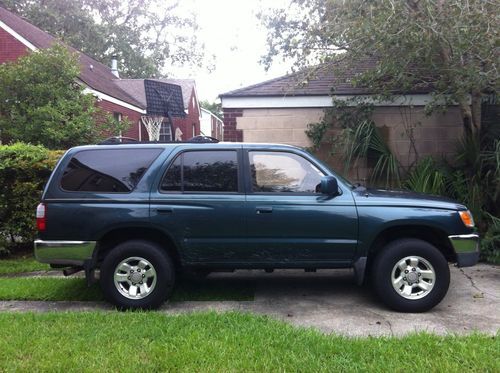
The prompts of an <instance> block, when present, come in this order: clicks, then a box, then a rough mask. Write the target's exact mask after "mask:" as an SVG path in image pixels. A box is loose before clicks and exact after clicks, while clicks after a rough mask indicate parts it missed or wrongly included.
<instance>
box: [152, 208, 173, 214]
mask: <svg viewBox="0 0 500 373" xmlns="http://www.w3.org/2000/svg"><path fill="white" fill-rule="evenodd" d="M156 212H157V213H158V214H160V215H166V214H171V213H173V212H174V210H173V209H170V208H165V209H156Z"/></svg>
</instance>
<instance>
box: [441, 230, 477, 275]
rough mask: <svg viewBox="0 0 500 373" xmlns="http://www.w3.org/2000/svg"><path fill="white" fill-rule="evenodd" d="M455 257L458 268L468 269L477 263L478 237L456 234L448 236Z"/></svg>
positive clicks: (475, 235) (473, 234) (474, 234)
mask: <svg viewBox="0 0 500 373" xmlns="http://www.w3.org/2000/svg"><path fill="white" fill-rule="evenodd" d="M448 238H449V239H450V242H451V245H452V246H453V250H455V254H456V256H457V265H458V266H459V267H470V266H473V265H475V264H477V262H478V261H479V235H478V234H476V233H472V234H458V235H452V236H448Z"/></svg>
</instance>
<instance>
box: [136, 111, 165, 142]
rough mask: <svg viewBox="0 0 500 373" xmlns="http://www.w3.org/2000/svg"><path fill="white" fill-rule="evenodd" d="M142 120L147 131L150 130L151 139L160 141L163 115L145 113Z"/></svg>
mask: <svg viewBox="0 0 500 373" xmlns="http://www.w3.org/2000/svg"><path fill="white" fill-rule="evenodd" d="M141 121H142V124H144V127H146V131H148V136H149V141H160V129H161V124H162V123H163V117H160V116H148V115H144V116H142V117H141Z"/></svg>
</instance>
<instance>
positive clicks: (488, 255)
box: [481, 214, 500, 264]
mask: <svg viewBox="0 0 500 373" xmlns="http://www.w3.org/2000/svg"><path fill="white" fill-rule="evenodd" d="M486 215H487V216H486V219H488V220H489V228H488V230H487V231H486V233H485V234H484V236H483V237H482V239H481V256H482V258H483V259H485V260H487V261H489V262H492V263H495V264H500V218H499V217H496V216H493V215H491V214H486Z"/></svg>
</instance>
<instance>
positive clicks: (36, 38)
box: [0, 6, 145, 109]
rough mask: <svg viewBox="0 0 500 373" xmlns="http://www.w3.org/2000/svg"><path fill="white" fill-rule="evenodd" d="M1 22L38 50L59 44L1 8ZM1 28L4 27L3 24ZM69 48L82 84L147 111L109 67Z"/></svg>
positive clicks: (43, 32)
mask: <svg viewBox="0 0 500 373" xmlns="http://www.w3.org/2000/svg"><path fill="white" fill-rule="evenodd" d="M0 21H1V22H2V23H4V24H5V25H6V26H7V27H8V28H10V30H6V31H7V32H9V31H14V32H15V33H17V34H18V35H19V36H21V37H22V38H23V39H24V40H26V41H27V42H28V43H29V44H31V45H32V46H34V47H35V48H37V49H44V48H50V46H51V45H52V44H53V43H56V42H58V40H57V39H56V38H55V37H53V36H52V35H50V34H49V33H47V32H45V31H43V30H41V29H40V28H38V27H36V26H34V25H32V24H31V23H29V22H28V21H26V20H24V19H23V18H21V17H19V16H17V15H15V14H14V13H12V12H10V11H8V10H7V9H5V8H3V7H1V6H0ZM0 27H2V26H1V24H0ZM21 42H22V41H21ZM28 47H29V46H28ZM67 48H68V49H69V50H70V51H72V52H75V53H77V54H78V58H79V61H80V66H81V68H80V76H79V78H80V80H81V81H82V82H84V83H85V84H86V85H88V86H89V87H90V88H92V89H94V90H96V91H99V92H102V93H104V94H106V95H109V96H111V97H114V98H116V99H118V100H122V101H124V102H126V103H128V104H130V105H132V106H135V107H137V108H139V109H145V106H142V105H141V103H140V102H139V101H137V100H136V99H135V98H134V97H132V96H130V95H129V94H128V93H126V92H124V91H123V90H122V89H121V88H120V87H119V86H117V85H116V84H115V82H116V81H117V80H118V78H117V77H116V76H114V75H113V74H112V73H111V69H110V68H109V67H108V66H106V65H104V64H102V63H101V62H99V61H96V60H95V59H93V58H92V57H90V56H87V55H86V54H84V53H82V52H80V51H78V50H77V49H75V48H73V47H71V46H67ZM30 49H33V48H30Z"/></svg>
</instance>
